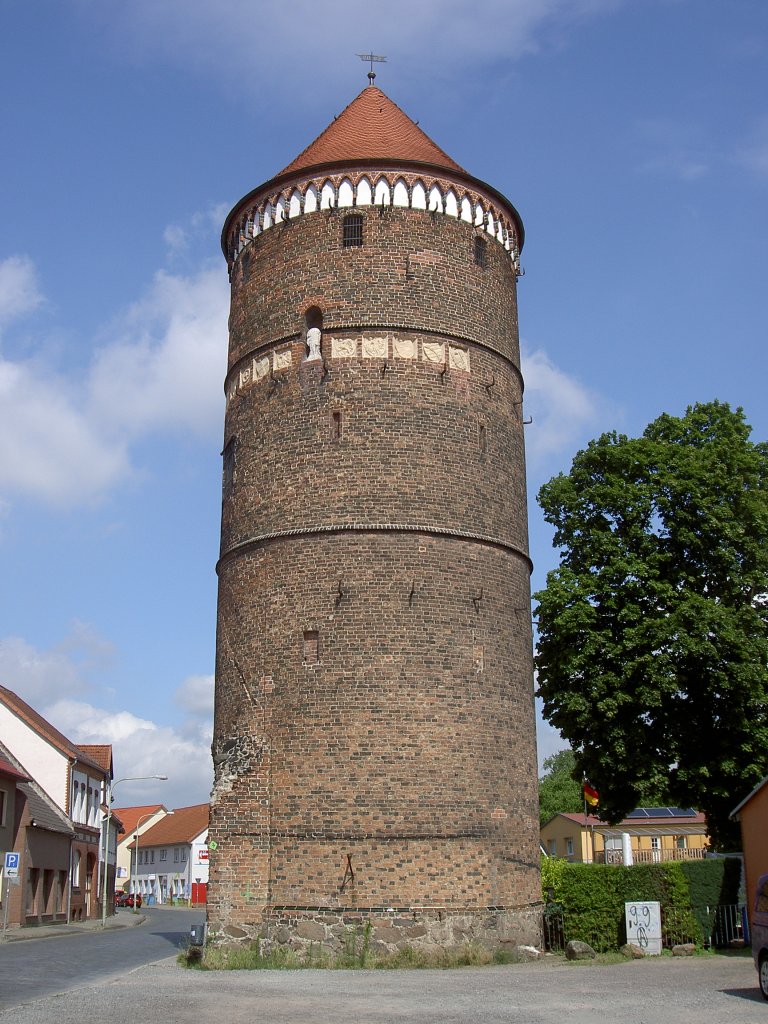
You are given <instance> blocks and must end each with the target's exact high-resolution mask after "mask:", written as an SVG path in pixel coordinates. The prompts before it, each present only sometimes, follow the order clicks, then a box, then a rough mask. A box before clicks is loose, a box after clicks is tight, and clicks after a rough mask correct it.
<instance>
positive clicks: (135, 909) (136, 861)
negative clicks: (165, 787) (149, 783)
mask: <svg viewBox="0 0 768 1024" xmlns="http://www.w3.org/2000/svg"><path fill="white" fill-rule="evenodd" d="M153 814H157V811H150V812H149V813H148V814H142V815H141V817H140V818H139V820H138V821H137V822H136V828H135V829H134V831H133V838H134V839H135V841H136V849H135V850H134V851H133V854H134V862H133V866H134V870H135V874H134V880H133V912H134V914H138V912H139V908H138V907H137V906H136V892H137V890H138V888H139V825H141V823H142V821H144V819H145V818H151V817H152V815H153ZM169 814H173V811H168V812H167V813H166V814H165V817H166V818H167V817H168V815H169Z"/></svg>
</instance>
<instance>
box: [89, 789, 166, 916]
mask: <svg viewBox="0 0 768 1024" xmlns="http://www.w3.org/2000/svg"><path fill="white" fill-rule="evenodd" d="M150 779H159V780H160V781H161V782H167V781H168V776H167V775H130V776H127V777H126V778H124V779H118V780H117V782H112V783H110V784H109V790H108V795H107V821H106V828H105V829H104V840H103V844H102V845H103V847H104V877H103V879H102V883H101V926H102V928H103V927H105V926H106V923H107V876H108V874H109V872H108V870H107V869H108V866H109V865H108V863H107V860H108V855H109V826H110V824H111V822H112V794H113V793H114V791H115V786H119V785H120V783H121V782H148V781H149V780H150Z"/></svg>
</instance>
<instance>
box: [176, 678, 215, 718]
mask: <svg viewBox="0 0 768 1024" xmlns="http://www.w3.org/2000/svg"><path fill="white" fill-rule="evenodd" d="M213 686H214V677H213V675H209V676H188V677H187V678H186V679H185V680H184V681H183V683H182V684H181V686H179V688H178V689H177V690H176V692H175V693H174V695H173V700H174V703H175V704H177V705H178V706H179V707H180V708H183V709H184V710H185V711H186V712H187V713H188V714H190V715H196V716H200V717H201V718H204V719H205V720H206V721H211V720H212V718H213Z"/></svg>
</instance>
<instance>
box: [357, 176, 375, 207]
mask: <svg viewBox="0 0 768 1024" xmlns="http://www.w3.org/2000/svg"><path fill="white" fill-rule="evenodd" d="M372 199H373V193H372V192H371V183H370V181H368V179H367V178H361V179H360V181H358V183H357V205H358V206H370V205H371V200H372Z"/></svg>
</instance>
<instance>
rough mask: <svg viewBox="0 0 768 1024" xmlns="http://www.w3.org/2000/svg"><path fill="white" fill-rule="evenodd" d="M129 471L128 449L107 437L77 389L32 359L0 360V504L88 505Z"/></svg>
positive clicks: (118, 441) (116, 440) (119, 441)
mask: <svg viewBox="0 0 768 1024" xmlns="http://www.w3.org/2000/svg"><path fill="white" fill-rule="evenodd" d="M128 468H129V463H128V457H127V452H126V448H125V444H124V443H123V441H121V440H120V439H116V438H112V439H110V438H107V437H105V436H104V435H103V433H102V431H101V430H100V428H99V424H98V423H96V422H94V421H93V419H92V418H91V417H90V415H89V413H88V410H87V408H86V407H85V402H84V401H83V398H82V395H81V392H80V389H79V388H78V386H77V385H76V384H73V383H72V382H71V381H69V380H68V379H67V378H65V377H63V376H61V375H57V374H55V373H54V372H53V371H51V370H49V369H47V368H46V367H44V366H43V365H42V364H40V363H37V362H35V361H34V360H20V361H12V360H7V359H3V358H2V357H0V500H2V499H3V498H4V497H5V499H6V500H7V496H12V495H18V494H25V495H30V496H32V497H34V498H36V499H38V500H42V501H45V502H51V503H54V504H75V505H76V504H82V503H88V502H90V501H92V500H93V499H94V498H95V497H97V496H98V495H100V494H102V493H103V492H104V491H105V490H107V489H108V488H109V487H111V486H113V485H114V484H115V483H116V482H117V481H118V480H120V479H122V478H123V477H124V476H125V475H126V474H127V472H128Z"/></svg>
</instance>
